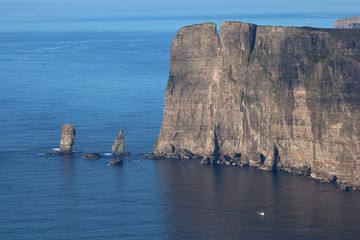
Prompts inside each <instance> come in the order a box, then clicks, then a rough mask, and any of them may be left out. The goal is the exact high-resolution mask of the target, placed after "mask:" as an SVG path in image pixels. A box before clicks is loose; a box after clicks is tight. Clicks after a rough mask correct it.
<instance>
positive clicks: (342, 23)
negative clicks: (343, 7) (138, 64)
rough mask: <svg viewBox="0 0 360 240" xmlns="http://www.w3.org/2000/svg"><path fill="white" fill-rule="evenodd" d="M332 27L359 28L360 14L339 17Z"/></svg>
mask: <svg viewBox="0 0 360 240" xmlns="http://www.w3.org/2000/svg"><path fill="white" fill-rule="evenodd" d="M334 28H360V16H357V17H348V18H342V19H339V20H337V21H335V23H334Z"/></svg>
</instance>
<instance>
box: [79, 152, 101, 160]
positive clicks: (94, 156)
mask: <svg viewBox="0 0 360 240" xmlns="http://www.w3.org/2000/svg"><path fill="white" fill-rule="evenodd" d="M81 157H82V158H87V159H100V158H101V156H100V154H98V153H87V154H84V155H82V156H81Z"/></svg>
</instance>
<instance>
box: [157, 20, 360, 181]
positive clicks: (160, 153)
mask: <svg viewBox="0 0 360 240" xmlns="http://www.w3.org/2000/svg"><path fill="white" fill-rule="evenodd" d="M359 106H360V30H357V29H315V28H294V27H271V26H266V27H265V26H257V25H253V24H247V23H241V22H224V23H223V24H222V25H221V28H220V34H219V35H218V34H217V32H216V25H215V24H213V23H205V24H199V25H194V26H189V27H184V28H181V29H180V30H179V31H178V33H177V35H176V36H175V38H174V40H173V44H172V46H171V54H170V73H169V80H168V84H167V87H166V94H165V103H164V116H163V122H162V126H161V131H160V134H159V137H158V140H157V141H156V143H155V145H154V149H153V152H154V155H153V156H151V157H152V158H179V157H180V158H183V157H185V158H192V157H193V156H196V158H198V157H199V156H202V162H203V163H216V164H217V163H220V164H221V163H223V164H228V165H241V166H242V165H249V166H255V167H259V168H261V169H264V170H274V171H276V170H283V171H288V172H292V173H295V174H301V175H305V176H310V177H312V178H315V179H325V180H326V179H328V180H326V181H333V179H336V181H337V182H338V183H339V182H347V186H353V187H355V188H357V187H359V186H360V168H359V166H360V160H359V158H358V156H359V155H360V127H359V121H360V107H359Z"/></svg>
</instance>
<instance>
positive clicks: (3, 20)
mask: <svg viewBox="0 0 360 240" xmlns="http://www.w3.org/2000/svg"><path fill="white" fill-rule="evenodd" d="M356 15H360V0H341V1H340V0H336V1H335V0H302V1H299V0H278V1H276V0H251V1H250V0H246V1H245V0H198V1H196V0H179V1H172V0H168V1H165V0H152V1H146V0H0V31H7V30H15V29H18V30H46V29H47V28H52V29H57V28H59V29H61V28H63V29H62V30H92V29H101V28H105V29H107V30H111V28H113V30H121V29H122V28H121V27H119V26H115V25H116V24H115V25H113V26H107V25H106V24H105V22H108V23H109V22H110V21H111V22H112V23H115V22H116V21H118V24H121V23H122V20H124V19H126V20H128V22H127V23H126V24H130V25H131V26H130V27H134V26H135V25H136V24H141V22H142V21H141V20H143V21H144V20H146V19H152V20H153V19H155V18H157V19H163V20H164V19H168V21H169V22H168V23H165V24H164V22H160V24H164V25H163V27H165V28H168V27H175V26H170V25H169V24H171V23H170V22H171V21H173V22H174V21H175V20H176V19H177V20H179V19H184V18H187V19H193V22H194V23H196V21H200V22H203V21H213V22H218V21H224V20H236V21H247V22H249V21H251V22H252V23H255V24H260V25H284V26H287V25H294V26H305V25H307V26H308V25H309V24H311V23H313V25H314V26H315V27H331V26H332V24H333V21H334V20H336V19H338V18H342V17H351V16H356ZM276 18H277V19H276ZM297 18H303V19H305V18H312V20H308V21H304V24H302V22H301V21H300V20H299V19H297ZM316 18H318V21H316ZM131 19H132V20H133V21H132V22H131V21H129V20H131ZM314 19H315V20H314ZM326 19H328V20H326ZM114 21H115V22H114ZM60 22H62V24H59V23H60ZM66 22H68V25H66V24H64V23H66ZM101 22H102V23H101ZM188 22H191V21H185V24H187V23H188ZM327 22H328V23H327ZM330 22H331V23H330ZM87 23H88V24H87ZM308 23H309V24H308ZM134 24H135V25H134ZM153 24H157V23H156V22H153ZM60 25H61V27H60ZM152 27H154V26H152ZM176 27H177V26H176ZM159 28H160V26H159ZM124 29H125V28H124Z"/></svg>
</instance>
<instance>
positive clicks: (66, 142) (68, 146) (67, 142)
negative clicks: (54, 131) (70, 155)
mask: <svg viewBox="0 0 360 240" xmlns="http://www.w3.org/2000/svg"><path fill="white" fill-rule="evenodd" d="M75 134H76V132H75V127H74V126H73V125H71V124H65V125H63V126H62V127H61V139H60V150H61V152H64V153H65V152H71V151H72V145H73V144H74V141H75Z"/></svg>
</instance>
